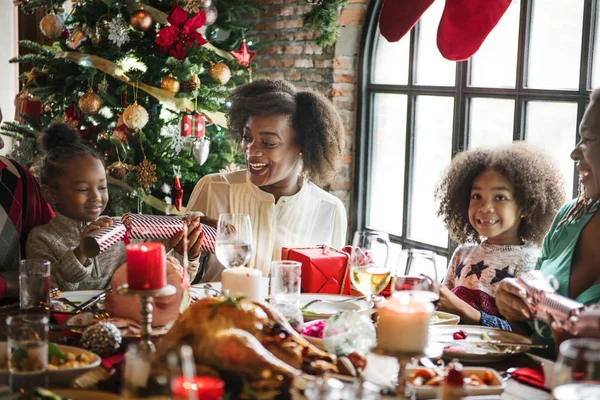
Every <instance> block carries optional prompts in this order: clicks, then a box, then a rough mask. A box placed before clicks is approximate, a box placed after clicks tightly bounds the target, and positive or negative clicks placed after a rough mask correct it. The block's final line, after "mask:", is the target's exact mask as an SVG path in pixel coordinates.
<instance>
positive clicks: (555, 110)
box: [525, 101, 577, 197]
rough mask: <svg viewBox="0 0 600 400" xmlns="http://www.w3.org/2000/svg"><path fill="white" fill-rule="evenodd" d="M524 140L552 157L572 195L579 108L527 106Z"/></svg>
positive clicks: (551, 104)
mask: <svg viewBox="0 0 600 400" xmlns="http://www.w3.org/2000/svg"><path fill="white" fill-rule="evenodd" d="M526 107H527V119H526V128H525V129H526V130H525V138H526V140H527V142H529V143H532V144H534V145H536V146H537V147H540V148H542V149H544V150H545V151H546V152H547V154H549V155H550V156H552V158H553V159H554V161H555V162H556V165H557V166H558V168H559V169H560V170H561V172H562V173H563V177H564V179H565V182H566V185H565V193H567V196H568V197H571V195H572V193H573V173H574V168H575V166H574V163H573V161H572V160H571V157H570V154H571V150H573V148H574V147H575V140H576V139H575V138H576V132H577V104H575V103H559V102H547V101H530V102H527V105H526Z"/></svg>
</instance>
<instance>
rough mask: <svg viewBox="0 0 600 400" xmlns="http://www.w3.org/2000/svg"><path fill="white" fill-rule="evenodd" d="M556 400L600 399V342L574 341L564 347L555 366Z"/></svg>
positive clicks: (563, 345)
mask: <svg viewBox="0 0 600 400" xmlns="http://www.w3.org/2000/svg"><path fill="white" fill-rule="evenodd" d="M552 384H553V386H554V390H553V391H552V395H553V396H554V398H555V399H556V400H583V399H586V400H587V399H597V398H599V397H600V339H587V338H585V339H570V340H567V341H565V342H563V343H562V344H561V345H560V349H559V355H558V360H557V362H556V365H555V370H554V379H553V382H552Z"/></svg>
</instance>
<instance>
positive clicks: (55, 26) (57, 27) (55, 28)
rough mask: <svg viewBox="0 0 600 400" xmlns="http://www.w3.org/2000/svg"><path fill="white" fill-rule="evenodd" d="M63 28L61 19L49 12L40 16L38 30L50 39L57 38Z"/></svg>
mask: <svg viewBox="0 0 600 400" xmlns="http://www.w3.org/2000/svg"><path fill="white" fill-rule="evenodd" d="M64 30H65V26H64V23H63V19H62V18H61V17H60V16H58V15H56V14H54V12H51V13H50V14H47V15H45V16H44V18H42V20H41V21H40V31H42V33H43V34H44V36H46V37H47V38H50V39H57V38H58V37H59V36H60V35H61V33H62V32H63V31H64Z"/></svg>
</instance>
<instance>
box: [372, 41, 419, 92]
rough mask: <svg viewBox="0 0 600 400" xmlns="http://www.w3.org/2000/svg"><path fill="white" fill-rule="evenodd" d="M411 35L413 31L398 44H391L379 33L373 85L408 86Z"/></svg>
mask: <svg viewBox="0 0 600 400" xmlns="http://www.w3.org/2000/svg"><path fill="white" fill-rule="evenodd" d="M410 35H412V31H411V32H409V33H408V34H407V35H405V36H404V37H403V38H402V39H401V40H399V41H398V42H394V43H390V42H388V41H387V40H386V39H385V38H384V37H383V36H381V33H379V31H378V34H377V39H376V41H377V42H376V45H375V46H376V49H375V62H374V64H375V67H374V68H373V83H384V84H389V85H407V84H408V63H409V56H408V52H409V50H410Z"/></svg>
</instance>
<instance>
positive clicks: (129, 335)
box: [65, 313, 174, 339]
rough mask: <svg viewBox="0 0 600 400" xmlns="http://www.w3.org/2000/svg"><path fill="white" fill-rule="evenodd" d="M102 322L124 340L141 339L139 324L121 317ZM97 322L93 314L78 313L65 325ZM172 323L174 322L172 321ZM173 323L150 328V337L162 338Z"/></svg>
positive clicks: (75, 330) (79, 330)
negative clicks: (115, 329) (111, 324)
mask: <svg viewBox="0 0 600 400" xmlns="http://www.w3.org/2000/svg"><path fill="white" fill-rule="evenodd" d="M102 321H103V322H111V323H113V324H115V326H116V327H117V328H119V330H120V331H121V336H122V337H123V338H124V339H134V338H139V337H141V335H140V324H139V323H137V322H135V321H134V320H132V319H129V318H121V317H112V318H108V319H103V320H102ZM97 322H98V319H96V318H95V316H94V314H93V313H79V314H75V315H73V316H72V317H70V318H69V319H68V320H67V321H66V322H65V325H67V326H69V325H93V324H95V323H97ZM173 322H174V321H173ZM173 322H171V323H169V324H167V325H164V326H153V327H152V336H162V335H164V334H166V333H167V332H168V331H169V329H171V326H173ZM73 331H74V332H79V333H81V332H83V331H84V329H81V328H77V329H73Z"/></svg>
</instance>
